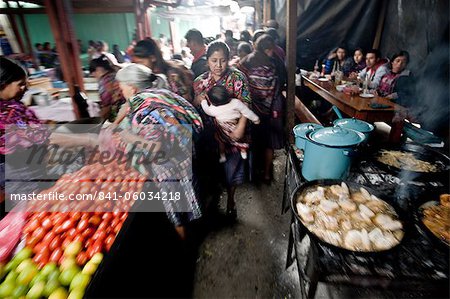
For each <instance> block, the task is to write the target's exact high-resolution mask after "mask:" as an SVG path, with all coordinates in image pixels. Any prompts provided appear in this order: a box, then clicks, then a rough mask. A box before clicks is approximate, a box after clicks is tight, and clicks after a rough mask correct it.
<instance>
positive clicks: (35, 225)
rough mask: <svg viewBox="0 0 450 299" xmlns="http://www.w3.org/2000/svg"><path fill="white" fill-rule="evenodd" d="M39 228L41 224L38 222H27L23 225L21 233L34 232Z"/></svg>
mask: <svg viewBox="0 0 450 299" xmlns="http://www.w3.org/2000/svg"><path fill="white" fill-rule="evenodd" d="M39 226H41V223H40V222H39V220H37V219H32V220H31V221H30V222H28V223H27V224H26V225H25V228H24V230H23V232H24V233H30V232H34V231H35V230H36V228H38V227H39Z"/></svg>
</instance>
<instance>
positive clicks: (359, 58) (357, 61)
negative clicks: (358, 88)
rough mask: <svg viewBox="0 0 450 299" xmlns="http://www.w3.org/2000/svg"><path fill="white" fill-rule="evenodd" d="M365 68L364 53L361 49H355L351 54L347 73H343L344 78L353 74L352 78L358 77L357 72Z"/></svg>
mask: <svg viewBox="0 0 450 299" xmlns="http://www.w3.org/2000/svg"><path fill="white" fill-rule="evenodd" d="M365 68H366V57H365V55H364V51H363V49H361V48H356V49H355V51H354V52H353V60H352V61H351V64H350V68H349V69H348V71H347V72H344V76H347V77H348V76H350V75H351V74H353V73H354V76H358V74H359V72H361V71H362V70H363V69H365Z"/></svg>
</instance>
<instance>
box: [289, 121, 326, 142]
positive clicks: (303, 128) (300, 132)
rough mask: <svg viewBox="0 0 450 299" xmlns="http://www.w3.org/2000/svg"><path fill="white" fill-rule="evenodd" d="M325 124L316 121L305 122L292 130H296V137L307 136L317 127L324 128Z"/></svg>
mask: <svg viewBox="0 0 450 299" xmlns="http://www.w3.org/2000/svg"><path fill="white" fill-rule="evenodd" d="M322 128H323V126H322V125H319V124H315V123H303V124H298V125H296V126H295V127H294V129H293V130H292V131H293V132H294V135H295V137H303V138H305V137H306V134H307V133H308V132H310V131H314V130H317V129H322Z"/></svg>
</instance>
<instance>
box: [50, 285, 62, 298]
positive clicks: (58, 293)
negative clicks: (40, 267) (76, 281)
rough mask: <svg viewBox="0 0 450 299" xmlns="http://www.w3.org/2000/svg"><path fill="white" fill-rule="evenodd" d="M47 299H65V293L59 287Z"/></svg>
mask: <svg viewBox="0 0 450 299" xmlns="http://www.w3.org/2000/svg"><path fill="white" fill-rule="evenodd" d="M48 299H67V291H66V290H65V289H64V288H62V287H60V288H57V289H56V290H55V291H53V293H51V294H50V296H48Z"/></svg>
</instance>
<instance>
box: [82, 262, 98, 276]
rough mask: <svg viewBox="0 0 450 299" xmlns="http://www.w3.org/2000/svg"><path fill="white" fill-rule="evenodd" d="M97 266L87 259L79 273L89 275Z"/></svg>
mask: <svg viewBox="0 0 450 299" xmlns="http://www.w3.org/2000/svg"><path fill="white" fill-rule="evenodd" d="M97 268H98V264H96V263H93V262H91V261H89V262H87V263H86V265H84V267H83V271H81V273H83V274H87V275H90V276H91V275H92V274H94V273H95V271H96V270H97Z"/></svg>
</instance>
